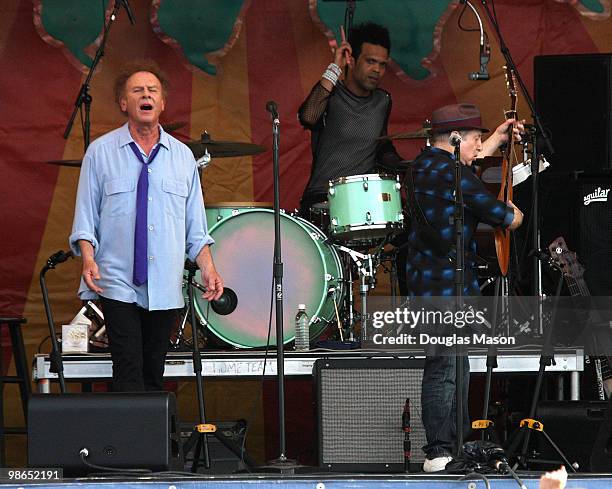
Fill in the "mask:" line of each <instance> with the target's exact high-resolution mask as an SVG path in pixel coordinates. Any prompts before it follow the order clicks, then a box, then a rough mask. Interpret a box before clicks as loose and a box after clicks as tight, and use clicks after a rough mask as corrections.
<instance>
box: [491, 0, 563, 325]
mask: <svg viewBox="0 0 612 489" xmlns="http://www.w3.org/2000/svg"><path fill="white" fill-rule="evenodd" d="M480 1H481V3H482V6H483V8H484V11H485V12H486V14H487V17H488V18H489V22H490V23H491V25H492V26H493V28H494V30H495V33H496V35H497V39H498V42H499V46H500V50H501V53H502V55H503V56H504V60H505V61H506V66H507V67H508V68H509V69H511V70H512V71H513V72H514V75H515V76H516V80H517V82H518V85H519V87H520V89H521V93H522V94H523V97H524V100H525V102H526V103H527V105H528V106H529V110H530V111H531V117H532V118H533V121H534V123H535V126H536V133H535V134H534V136H533V137H534V142H533V156H532V158H531V177H532V179H533V180H532V182H531V189H532V203H531V212H532V217H531V224H532V229H531V239H532V248H534V249H540V229H539V224H540V223H539V219H540V217H539V214H540V209H539V201H538V200H539V199H538V189H539V181H540V178H539V165H540V151H539V148H538V137H542V139H543V140H544V143H545V145H546V148H547V149H548V152H549V154H554V152H555V151H554V148H553V146H552V143H551V141H550V138H549V136H548V135H547V133H546V132H545V131H544V126H543V125H542V119H541V118H540V115H539V114H538V112H537V110H536V108H535V104H534V103H533V100H532V99H531V96H530V95H529V92H528V91H527V87H526V85H525V82H524V81H523V78H522V77H521V74H520V72H519V71H518V69H517V67H516V64H515V63H514V60H513V59H512V55H511V54H510V50H509V49H508V46H507V45H506V42H505V41H504V38H503V36H502V33H501V30H500V28H499V24H498V23H497V15H496V14H495V15H494V14H492V13H491V10H490V9H489V6H488V3H487V1H486V0H480ZM533 292H534V295H537V296H538V297H542V266H541V263H540V261H539V260H538V259H537V258H536V257H534V258H533ZM536 320H537V326H536V327H537V330H538V332H539V333H540V334H543V329H542V310H541V308H540V311H539V314H537V319H536Z"/></svg>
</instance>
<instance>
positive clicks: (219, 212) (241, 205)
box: [205, 202, 272, 229]
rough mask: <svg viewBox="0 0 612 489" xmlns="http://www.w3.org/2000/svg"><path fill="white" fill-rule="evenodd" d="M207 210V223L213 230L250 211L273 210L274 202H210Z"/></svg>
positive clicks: (206, 206)
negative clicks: (222, 222) (233, 217)
mask: <svg viewBox="0 0 612 489" xmlns="http://www.w3.org/2000/svg"><path fill="white" fill-rule="evenodd" d="M205 208H206V222H207V224H208V229H211V228H212V227H213V226H214V225H215V224H217V223H218V222H219V221H222V220H223V219H225V218H227V217H232V216H235V215H236V214H240V213H241V212H244V211H247V210H250V209H272V202H210V203H207V204H206V205H205Z"/></svg>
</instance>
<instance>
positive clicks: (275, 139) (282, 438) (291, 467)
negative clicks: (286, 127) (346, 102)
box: [266, 102, 297, 474]
mask: <svg viewBox="0 0 612 489" xmlns="http://www.w3.org/2000/svg"><path fill="white" fill-rule="evenodd" d="M266 109H267V110H268V111H269V112H270V113H271V114H272V171H273V178H274V266H273V277H274V295H275V303H274V305H275V311H276V369H277V370H276V374H277V377H276V378H277V382H278V442H279V452H280V454H279V456H278V458H277V459H274V460H272V461H271V462H270V464H269V465H268V467H269V468H272V469H275V470H280V472H281V473H287V474H292V473H294V472H295V468H296V466H297V464H296V462H295V461H293V460H290V459H288V458H287V455H286V435H285V339H284V333H283V262H282V253H281V229H280V167H279V161H278V160H279V140H280V119H279V117H278V110H277V107H276V103H274V102H268V103H267V104H266Z"/></svg>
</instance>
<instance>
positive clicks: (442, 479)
mask: <svg viewBox="0 0 612 489" xmlns="http://www.w3.org/2000/svg"><path fill="white" fill-rule="evenodd" d="M519 476H520V478H521V479H522V481H523V482H524V484H525V487H527V488H528V489H537V488H538V485H539V484H538V481H539V476H540V474H538V473H533V472H531V473H529V474H525V473H521V474H519ZM487 478H488V480H489V483H490V487H492V488H493V489H514V488H516V487H519V485H518V483H517V481H515V480H514V479H512V478H511V477H509V476H500V475H490V476H487ZM24 485H25V484H23V483H22V484H14V483H9V484H7V483H3V484H1V485H0V487H3V488H4V487H6V488H12V487H15V488H17V487H24ZM111 486H112V487H124V488H125V489H161V488H164V489H251V488H255V487H261V488H263V487H281V488H282V489H306V488H309V489H310V488H311V489H340V488H342V489H345V488H350V489H395V488H400V487H408V488H411V489H420V488H423V489H425V488H427V489H457V488H467V489H484V488H485V487H486V485H485V482H484V481H483V480H482V479H479V478H476V477H474V478H471V477H470V478H468V479H466V478H464V477H463V476H458V475H426V474H410V475H397V476H390V475H388V474H387V475H381V476H377V475H362V474H350V475H346V474H338V475H330V474H328V473H327V474H320V475H317V474H309V475H286V476H278V475H271V474H269V473H268V474H266V473H261V474H249V475H247V476H215V477H206V476H202V475H199V476H197V477H180V476H169V475H163V474H159V475H155V476H154V475H151V476H147V477H140V478H129V479H128V478H125V477H114V478H113V477H104V478H82V479H65V480H62V481H57V482H47V483H39V484H36V487H37V488H39V489H47V488H49V489H50V488H64V489H66V488H68V489H69V488H71V487H75V488H76V487H78V488H79V489H88V488H92V489H94V488H96V489H100V488H102V487H111ZM566 487H567V488H568V489H572V488H576V489H578V488H580V489H603V488H609V487H612V474H589V475H584V474H580V475H576V476H571V475H570V477H569V480H568V483H567V486H566Z"/></svg>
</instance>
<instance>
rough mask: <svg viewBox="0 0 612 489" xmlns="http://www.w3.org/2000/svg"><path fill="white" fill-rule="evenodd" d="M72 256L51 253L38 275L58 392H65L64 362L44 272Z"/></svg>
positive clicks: (65, 253) (61, 252) (52, 367)
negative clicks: (57, 380) (58, 386)
mask: <svg viewBox="0 0 612 489" xmlns="http://www.w3.org/2000/svg"><path fill="white" fill-rule="evenodd" d="M71 257H72V251H67V252H64V251H62V250H60V251H58V252H57V253H54V254H53V255H51V256H50V257H49V258H48V260H47V263H46V264H45V266H43V267H42V270H41V271H40V275H39V281H40V290H41V292H42V297H43V303H44V305H45V313H46V315H47V323H48V324H49V336H50V337H51V354H50V355H49V360H50V362H51V368H50V369H49V370H50V371H51V372H53V373H56V374H57V377H58V379H59V384H60V392H61V393H62V394H65V393H66V381H65V379H64V363H63V361H62V354H61V353H60V350H59V344H58V342H57V335H56V333H55V322H54V321H53V313H52V312H51V304H50V303H49V292H48V290H47V282H46V280H45V274H46V273H47V272H48V271H49V270H53V269H54V268H55V267H56V265H58V264H59V263H63V262H65V261H66V260H67V259H68V258H71Z"/></svg>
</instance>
